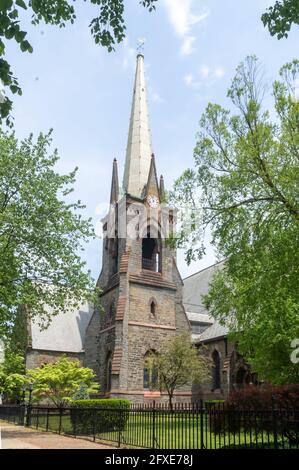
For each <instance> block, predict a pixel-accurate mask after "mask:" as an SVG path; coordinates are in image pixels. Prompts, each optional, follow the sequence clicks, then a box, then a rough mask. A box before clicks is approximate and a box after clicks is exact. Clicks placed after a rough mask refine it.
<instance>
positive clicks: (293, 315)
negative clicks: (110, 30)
mask: <svg viewBox="0 0 299 470" xmlns="http://www.w3.org/2000/svg"><path fill="white" fill-rule="evenodd" d="M298 76H299V61H298V60H294V61H293V62H292V63H289V64H286V65H285V66H283V67H282V69H281V70H280V79H279V80H276V81H275V82H274V84H273V97H274V109H273V114H274V112H275V114H276V115H275V118H273V121H272V120H271V118H270V111H267V110H264V109H263V107H262V104H263V96H264V93H265V90H266V88H267V85H265V84H264V82H263V78H262V74H261V70H260V67H259V65H258V62H257V59H256V58H254V57H251V58H247V60H246V61H245V62H243V63H241V64H240V66H239V67H238V68H237V73H236V76H235V78H234V79H233V81H232V85H231V88H230V89H229V91H228V96H229V98H230V99H231V101H232V103H233V105H234V106H235V107H236V109H237V114H235V115H234V114H232V111H229V110H227V109H224V108H222V107H221V106H220V105H217V104H211V103H210V104H209V105H208V106H207V108H206V110H205V112H204V114H203V116H202V118H201V120H200V127H201V130H200V132H199V134H198V136H197V144H196V147H195V151H194V164H195V168H194V169H189V170H187V171H186V172H185V173H184V174H183V175H182V176H181V178H180V179H179V180H178V181H177V182H176V184H175V190H174V195H173V196H174V199H175V200H176V201H182V200H183V199H185V201H187V203H188V202H189V204H190V205H193V207H195V208H199V207H202V208H203V220H202V227H198V226H197V227H194V226H192V227H191V231H190V233H189V234H188V233H184V234H181V238H180V240H179V242H180V243H181V244H185V246H186V247H187V249H188V259H189V260H191V259H193V258H196V257H197V256H201V255H202V253H203V250H204V248H203V247H202V246H200V247H194V246H190V243H193V240H194V239H195V238H196V235H198V236H200V234H199V232H200V230H202V229H203V231H205V229H206V228H207V227H210V230H211V232H212V243H213V245H214V246H215V248H216V249H217V252H218V256H219V258H220V259H221V258H222V259H225V263H224V268H223V269H220V270H219V271H218V274H217V275H216V276H215V278H214V280H213V282H212V284H211V287H210V290H209V294H208V295H207V296H206V298H205V303H206V306H207V307H208V308H209V309H210V313H211V314H212V315H213V316H214V317H216V318H217V319H218V320H219V321H220V322H221V323H224V324H227V325H228V326H229V328H230V330H231V332H232V335H231V337H232V338H233V339H235V340H236V341H238V348H239V351H240V352H241V353H243V354H244V355H245V357H246V359H247V360H248V361H249V362H250V363H251V364H252V366H253V368H254V370H255V371H257V372H258V373H259V374H260V379H263V380H269V381H272V382H273V383H274V384H284V383H298V379H299V370H298V366H297V364H294V363H292V361H291V360H290V354H291V353H292V347H291V342H292V340H294V339H296V338H299V320H298V319H299V316H298V306H299V298H298V266H299V251H298V242H299V232H298V218H299V207H298V181H299V178H298V177H299V166H298V161H299V151H298V149H299V101H298V94H297V93H298V89H297V88H296V86H297V84H298ZM268 88H269V87H268ZM196 192H199V197H198V198H196V199H195V198H194V194H196Z"/></svg>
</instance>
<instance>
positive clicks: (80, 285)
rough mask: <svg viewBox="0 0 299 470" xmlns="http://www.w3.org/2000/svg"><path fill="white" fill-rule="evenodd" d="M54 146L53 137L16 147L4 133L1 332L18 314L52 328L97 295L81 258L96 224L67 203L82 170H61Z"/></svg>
mask: <svg viewBox="0 0 299 470" xmlns="http://www.w3.org/2000/svg"><path fill="white" fill-rule="evenodd" d="M50 146H51V133H49V134H48V135H45V136H44V135H42V134H40V135H39V137H38V139H37V141H36V142H34V140H33V137H32V135H31V136H30V137H29V138H28V139H25V140H23V141H22V142H18V140H17V139H16V137H15V135H14V134H13V133H4V132H2V131H0V299H1V300H0V333H1V335H7V334H8V333H10V332H11V330H12V329H13V328H12V326H13V323H14V322H15V320H16V317H17V316H18V315H19V317H20V316H22V315H23V316H24V315H25V314H27V315H30V316H31V317H34V316H36V317H37V316H38V318H39V321H40V324H41V326H43V327H46V326H47V322H49V319H50V317H51V315H56V314H58V313H62V312H66V311H67V310H68V309H69V308H76V307H77V306H78V305H79V304H80V302H81V301H82V300H86V299H90V300H92V299H95V298H96V294H95V291H94V286H93V281H92V279H91V278H90V276H89V274H86V273H85V272H84V271H83V269H84V266H85V264H84V263H83V262H82V260H81V258H80V255H79V252H80V250H81V251H82V243H83V242H87V241H88V240H89V239H90V238H91V237H93V236H94V231H93V227H92V225H91V221H90V219H89V220H84V219H83V218H82V215H81V214H80V211H81V209H83V208H84V206H83V205H82V203H81V201H77V202H75V203H70V202H67V198H68V199H69V196H70V194H71V192H72V191H73V184H74V182H75V175H76V169H75V170H74V171H73V172H72V173H70V174H68V175H60V174H58V173H56V172H55V164H56V162H57V160H58V155H57V151H54V152H53V153H52V154H50ZM17 312H18V315H17ZM21 323H22V321H21Z"/></svg>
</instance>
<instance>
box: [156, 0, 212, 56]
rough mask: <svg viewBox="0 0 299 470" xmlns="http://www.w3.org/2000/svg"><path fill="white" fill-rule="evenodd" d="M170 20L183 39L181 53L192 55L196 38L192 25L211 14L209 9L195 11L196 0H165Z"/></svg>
mask: <svg viewBox="0 0 299 470" xmlns="http://www.w3.org/2000/svg"><path fill="white" fill-rule="evenodd" d="M163 2H164V5H165V8H166V11H167V14H168V18H169V21H170V23H171V25H172V27H173V29H174V31H175V33H176V34H177V35H178V36H179V37H180V38H181V39H182V46H181V49H180V53H181V54H182V55H190V54H192V52H193V51H194V48H193V47H192V46H193V44H194V42H195V40H196V38H195V37H194V36H193V35H191V34H190V33H191V30H192V27H193V26H194V25H196V24H198V23H200V22H202V21H203V20H205V19H206V18H207V17H208V16H209V14H210V13H209V11H205V12H203V13H200V14H196V13H194V11H193V7H194V3H195V2H194V0H163Z"/></svg>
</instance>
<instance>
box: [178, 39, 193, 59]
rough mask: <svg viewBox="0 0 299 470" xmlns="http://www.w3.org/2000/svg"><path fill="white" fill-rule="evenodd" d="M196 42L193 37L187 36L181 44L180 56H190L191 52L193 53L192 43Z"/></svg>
mask: <svg viewBox="0 0 299 470" xmlns="http://www.w3.org/2000/svg"><path fill="white" fill-rule="evenodd" d="M195 41H196V38H195V37H194V36H187V37H186V38H185V39H184V40H183V44H182V47H181V50H180V52H181V54H182V55H190V54H192V52H193V51H194V48H193V43H194V42H195Z"/></svg>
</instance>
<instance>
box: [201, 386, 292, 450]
mask: <svg viewBox="0 0 299 470" xmlns="http://www.w3.org/2000/svg"><path fill="white" fill-rule="evenodd" d="M298 404H299V385H285V386H281V387H270V386H267V387H263V388H262V387H254V386H249V387H246V388H244V389H243V390H235V391H233V392H232V393H231V394H230V395H229V397H228V399H227V400H226V402H225V404H224V406H222V407H221V410H222V412H220V413H219V411H218V409H217V407H215V408H212V409H211V412H210V413H211V418H212V419H211V425H212V429H213V431H214V432H215V433H217V434H219V433H223V432H230V433H237V432H240V431H241V430H245V431H247V432H250V429H254V430H255V432H256V434H260V433H262V432H263V431H266V432H267V433H268V435H269V434H272V433H273V430H274V429H273V428H274V420H273V414H272V413H271V410H273V413H275V427H276V432H278V434H279V435H282V436H285V437H286V438H287V440H288V441H289V443H290V444H293V445H297V446H298V443H299V438H298V429H299V423H298V419H297V418H296V411H295V410H298ZM294 411H295V413H294Z"/></svg>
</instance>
